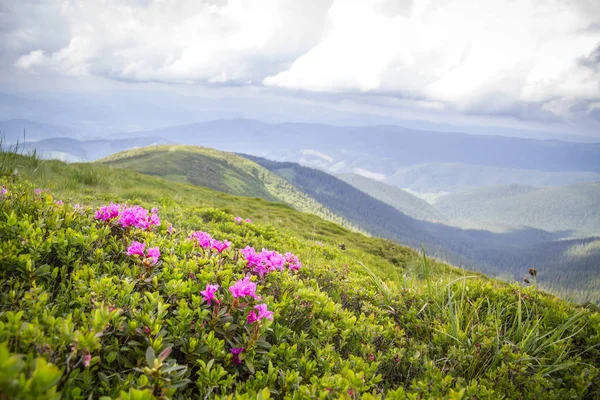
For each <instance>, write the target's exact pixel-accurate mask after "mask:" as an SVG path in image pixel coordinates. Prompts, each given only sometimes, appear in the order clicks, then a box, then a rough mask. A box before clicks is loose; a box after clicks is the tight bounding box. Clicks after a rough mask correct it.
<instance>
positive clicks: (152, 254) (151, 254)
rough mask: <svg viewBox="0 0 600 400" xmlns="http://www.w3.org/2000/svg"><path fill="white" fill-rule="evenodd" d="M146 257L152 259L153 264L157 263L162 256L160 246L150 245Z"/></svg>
mask: <svg viewBox="0 0 600 400" xmlns="http://www.w3.org/2000/svg"><path fill="white" fill-rule="evenodd" d="M146 257H147V258H151V259H152V265H155V264H156V263H157V262H158V259H159V258H160V249H159V248H158V247H150V248H149V249H148V250H147V251H146Z"/></svg>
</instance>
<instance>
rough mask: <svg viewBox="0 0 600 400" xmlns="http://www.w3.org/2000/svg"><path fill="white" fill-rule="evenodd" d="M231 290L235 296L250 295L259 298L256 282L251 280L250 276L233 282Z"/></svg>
mask: <svg viewBox="0 0 600 400" xmlns="http://www.w3.org/2000/svg"><path fill="white" fill-rule="evenodd" d="M229 291H230V292H231V294H232V295H233V297H235V298H238V297H246V296H250V297H252V298H254V299H258V296H257V295H256V283H254V282H251V281H250V278H249V277H245V278H244V279H241V280H239V281H237V282H236V283H234V284H233V286H231V287H230V288H229Z"/></svg>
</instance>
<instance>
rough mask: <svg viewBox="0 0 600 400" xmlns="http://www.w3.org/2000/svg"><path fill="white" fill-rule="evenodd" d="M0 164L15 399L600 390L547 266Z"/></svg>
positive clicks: (196, 190)
mask: <svg viewBox="0 0 600 400" xmlns="http://www.w3.org/2000/svg"><path fill="white" fill-rule="evenodd" d="M0 166H1V167H2V169H1V171H2V176H0V186H1V187H3V189H4V190H3V191H2V198H1V200H0V250H1V254H2V257H0V286H1V288H2V290H1V291H0V293H2V295H0V321H1V324H0V333H1V335H2V339H3V340H2V342H1V343H0V363H1V365H2V366H3V368H2V371H3V373H2V374H0V393H3V394H4V393H8V396H9V397H11V398H26V399H57V398H61V397H74V398H75V397H77V398H120V399H122V400H125V399H139V400H151V399H160V398H163V399H164V398H181V399H185V398H212V397H218V398H226V397H228V396H229V397H231V396H234V395H235V397H236V398H238V397H239V398H248V399H250V398H251V399H265V400H266V399H269V398H271V396H272V397H274V398H324V399H326V398H343V399H349V398H350V399H351V398H365V399H381V398H429V397H434V398H496V397H498V394H499V393H501V396H504V397H506V398H533V397H539V396H540V393H543V395H544V396H545V397H547V398H569V397H570V398H590V399H592V398H597V397H598V395H600V380H599V378H598V373H599V368H598V365H600V349H599V346H600V314H599V313H598V311H597V308H596V307H595V306H593V305H588V306H587V307H581V306H576V305H573V304H571V303H568V302H565V301H561V300H559V299H557V298H555V297H554V296H552V295H548V294H546V293H544V292H543V291H540V290H538V289H537V286H536V282H535V279H534V275H536V272H535V271H532V274H531V275H530V279H531V281H532V284H531V285H529V286H523V285H517V284H515V285H508V284H505V283H502V282H499V281H496V280H494V279H488V278H486V277H484V276H481V275H480V274H476V273H472V272H467V271H463V270H460V269H457V268H454V267H452V266H449V265H445V264H443V263H439V262H436V261H435V260H432V259H430V258H427V257H425V256H424V255H421V254H419V253H417V252H415V251H413V250H411V249H408V248H406V247H402V246H399V245H398V244H395V243H393V242H390V241H387V240H383V239H378V238H372V237H366V236H364V235H361V234H359V233H356V232H351V231H349V230H347V229H345V228H343V227H341V226H339V225H336V224H334V223H331V222H327V221H324V220H323V219H321V218H319V217H317V216H314V215H309V214H304V213H301V212H298V211H296V210H294V209H293V208H291V207H289V206H286V205H283V204H281V203H270V202H267V201H265V200H262V199H256V198H249V197H236V196H231V195H229V194H225V193H221V192H215V191H213V190H211V189H208V188H203V187H198V186H194V185H191V184H189V183H180V182H174V181H168V180H166V179H162V178H158V177H154V176H149V175H142V174H139V173H136V172H135V171H131V170H125V169H118V168H115V167H114V166H109V165H105V164H100V163H94V164H65V163H61V162H59V161H39V160H37V159H35V158H34V157H23V156H18V155H10V154H8V155H7V154H4V153H0ZM15 171H16V174H15ZM36 188H43V189H46V190H44V191H42V192H36V190H35V189H36ZM111 202H112V203H117V204H120V206H117V207H116V209H113V210H112V212H111V213H110V214H109V213H106V214H105V213H103V208H102V206H104V205H108V204H109V203H111ZM133 206H137V207H136V208H133ZM154 207H157V209H156V210H154V211H150V210H152V209H153V208H154ZM113 208H114V206H113ZM113 212H114V213H113ZM147 214H150V215H154V217H153V218H152V219H151V223H150V224H149V225H148V226H146V223H147V222H148V219H147V217H148V215H147ZM236 215H242V216H243V217H251V218H252V219H253V220H254V222H252V223H237V222H236V221H235V219H234V217H235V216H236ZM194 231H202V232H205V233H207V234H209V235H211V236H212V238H213V239H214V240H218V241H219V243H224V244H225V245H226V247H227V248H225V249H223V248H221V247H220V246H217V247H218V248H220V249H221V250H217V249H216V248H215V249H211V248H204V247H203V246H202V244H201V243H200V242H196V241H194V240H191V239H190V233H191V232H194ZM214 240H213V241H212V242H211V243H212V246H211V247H214V246H215V245H217V244H219V243H217V242H215V241H214ZM225 241H226V242H225ZM340 243H344V244H345V246H340V245H339V244H340ZM594 246H595V245H593V244H592V245H591V247H592V248H593V247H594ZM263 248H264V249H265V250H264V251H263V252H261V251H260V249H263ZM242 249H245V250H244V252H242V251H241V250H242ZM251 249H257V250H258V255H257V254H255V253H254V254H253V252H252V250H251ZM579 251H580V253H582V254H584V253H585V254H587V253H588V252H590V251H592V249H588V248H582V249H581V250H579ZM257 263H260V265H262V266H263V267H265V269H267V268H266V267H267V266H268V267H269V268H268V269H267V273H263V272H259V271H262V270H260V269H258V268H257V267H258V266H259V265H257ZM299 263H301V264H302V265H301V266H300V265H299Z"/></svg>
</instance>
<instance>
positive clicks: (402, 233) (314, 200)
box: [102, 146, 600, 303]
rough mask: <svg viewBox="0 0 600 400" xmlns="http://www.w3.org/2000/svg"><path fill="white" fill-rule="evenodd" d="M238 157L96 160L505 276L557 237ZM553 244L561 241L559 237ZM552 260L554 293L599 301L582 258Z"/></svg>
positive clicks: (181, 152) (513, 275)
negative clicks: (439, 211)
mask: <svg viewBox="0 0 600 400" xmlns="http://www.w3.org/2000/svg"><path fill="white" fill-rule="evenodd" d="M244 157H248V159H245V158H242V157H240V156H238V155H235V154H231V153H225V152H220V151H216V150H212V149H205V148H201V147H194V146H161V147H151V148H146V149H138V150H132V151H126V152H123V153H119V154H116V155H114V156H112V157H110V158H107V159H105V160H102V163H105V164H108V165H111V166H113V167H119V168H126V169H129V170H131V169H133V170H136V171H138V172H142V173H147V174H151V175H155V176H162V177H164V178H167V179H171V180H175V181H187V180H189V181H190V182H191V183H194V184H195V185H198V186H199V187H210V188H212V189H216V190H219V191H222V192H228V193H234V194H240V195H245V196H260V197H262V198H264V199H267V200H279V201H284V202H286V203H288V204H289V205H291V206H293V207H295V208H296V209H300V210H303V211H308V212H314V213H315V214H317V215H321V216H322V217H324V218H326V219H329V220H333V221H342V223H343V224H344V225H346V226H355V227H356V226H358V227H360V228H361V229H362V230H364V231H366V232H369V233H370V234H372V235H376V236H379V237H385V238H389V239H392V240H395V241H396V242H398V243H402V244H404V245H408V246H411V247H413V248H416V249H419V248H421V245H425V247H426V248H427V249H428V252H429V253H430V254H431V255H434V256H436V257H438V258H440V259H443V260H448V261H450V262H451V263H453V264H455V265H460V266H463V267H465V268H468V269H474V270H478V271H483V272H485V273H487V274H490V275H491V276H499V277H502V278H503V279H505V280H507V281H513V280H514V279H517V280H520V279H521V275H522V273H523V272H526V271H527V270H528V269H529V268H530V267H532V266H535V265H539V264H537V262H536V260H537V259H540V258H542V257H543V256H544V255H543V254H537V253H536V251H542V249H545V248H547V247H548V246H553V241H554V240H556V239H559V238H561V236H560V235H557V234H552V233H549V232H545V231H542V230H539V229H538V230H536V229H530V228H526V229H514V227H511V228H510V229H509V230H506V231H498V232H490V231H486V230H482V229H481V228H480V227H477V226H474V227H467V226H466V225H465V224H460V226H450V225H448V224H444V223H439V222H434V221H421V220H418V219H415V218H411V217H410V216H408V215H406V214H404V213H402V212H400V211H399V210H398V209H396V208H394V207H392V206H391V205H389V204H386V203H384V202H382V201H380V200H378V199H375V198H374V197H371V196H369V195H368V194H366V193H364V192H363V191H361V190H359V189H357V188H355V187H353V186H352V185H350V184H348V183H346V182H344V181H342V180H341V179H338V178H336V177H334V176H332V175H329V174H327V173H325V172H323V171H320V170H316V169H313V168H307V167H303V166H301V165H299V164H295V163H289V162H286V163H282V162H276V161H271V160H266V159H263V158H260V157H253V156H247V155H246V156H244ZM259 164H260V165H259ZM263 167H264V168H263ZM275 196H279V199H277V198H276V197H275ZM557 246H558V248H561V246H562V244H560V243H559V244H557ZM593 259H594V260H597V259H599V258H598V257H597V256H594V257H593ZM560 260H561V263H562V264H558V265H557V264H556V263H554V265H555V266H556V268H558V267H561V268H562V269H563V271H566V272H565V274H566V275H563V274H561V275H560V276H561V277H562V278H560V279H559V278H558V276H559V275H556V274H544V287H545V288H546V289H548V290H552V291H558V290H560V293H561V295H563V296H565V297H566V298H569V299H571V300H573V301H577V302H586V301H591V302H593V303H598V302H600V297H599V288H598V285H597V284H598V283H597V282H595V281H593V280H588V281H585V282H582V281H581V278H582V277H583V276H585V274H586V273H588V272H589V269H588V267H587V264H589V261H587V262H586V263H583V264H582V263H579V262H577V263H575V262H573V258H560ZM556 268H554V269H556ZM579 268H581V271H579ZM565 277H566V278H569V277H571V278H572V279H564V278H565ZM584 283H585V284H584ZM588 283H591V285H588ZM582 288H583V290H580V289H582Z"/></svg>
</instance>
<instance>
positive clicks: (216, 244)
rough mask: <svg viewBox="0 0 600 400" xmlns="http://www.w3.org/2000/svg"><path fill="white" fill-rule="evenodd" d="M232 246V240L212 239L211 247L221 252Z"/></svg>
mask: <svg viewBox="0 0 600 400" xmlns="http://www.w3.org/2000/svg"><path fill="white" fill-rule="evenodd" d="M230 246H231V242H230V241H228V240H224V241H222V242H221V241H220V240H215V239H211V241H210V248H211V249H214V250H216V251H218V252H219V253H222V252H223V250H225V249H228V248H229V247H230Z"/></svg>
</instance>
